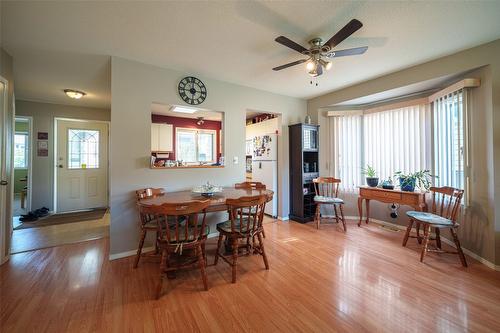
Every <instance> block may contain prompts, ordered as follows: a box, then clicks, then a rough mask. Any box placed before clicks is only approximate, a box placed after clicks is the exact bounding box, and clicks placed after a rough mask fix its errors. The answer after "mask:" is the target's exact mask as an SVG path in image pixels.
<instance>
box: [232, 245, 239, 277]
mask: <svg viewBox="0 0 500 333" xmlns="http://www.w3.org/2000/svg"><path fill="white" fill-rule="evenodd" d="M231 244H232V247H233V264H232V265H231V268H232V280H231V282H232V283H236V263H237V261H238V238H233V239H232V240H231Z"/></svg>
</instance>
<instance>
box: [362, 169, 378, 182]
mask: <svg viewBox="0 0 500 333" xmlns="http://www.w3.org/2000/svg"><path fill="white" fill-rule="evenodd" d="M363 174H364V175H365V177H366V184H368V186H370V187H377V185H378V177H377V172H376V171H375V169H374V168H373V167H371V166H369V165H367V166H366V168H364V169H363Z"/></svg>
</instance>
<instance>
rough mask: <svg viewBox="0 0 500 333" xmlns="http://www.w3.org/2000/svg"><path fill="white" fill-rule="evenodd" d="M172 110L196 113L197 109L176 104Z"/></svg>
mask: <svg viewBox="0 0 500 333" xmlns="http://www.w3.org/2000/svg"><path fill="white" fill-rule="evenodd" d="M171 110H172V111H173V112H179V113H195V112H196V111H197V110H196V109H191V108H186V107H184V106H174V107H172V109H171Z"/></svg>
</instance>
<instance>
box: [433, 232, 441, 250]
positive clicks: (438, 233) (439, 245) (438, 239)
mask: <svg viewBox="0 0 500 333" xmlns="http://www.w3.org/2000/svg"><path fill="white" fill-rule="evenodd" d="M434 229H435V231H436V247H437V248H438V249H439V250H441V235H440V230H439V228H434Z"/></svg>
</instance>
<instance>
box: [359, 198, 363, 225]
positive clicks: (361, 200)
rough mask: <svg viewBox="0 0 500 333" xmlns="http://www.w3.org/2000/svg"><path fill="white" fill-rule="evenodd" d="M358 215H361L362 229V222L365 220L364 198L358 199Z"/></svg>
mask: <svg viewBox="0 0 500 333" xmlns="http://www.w3.org/2000/svg"><path fill="white" fill-rule="evenodd" d="M358 213H359V221H358V227H361V221H362V219H363V198H362V197H358Z"/></svg>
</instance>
